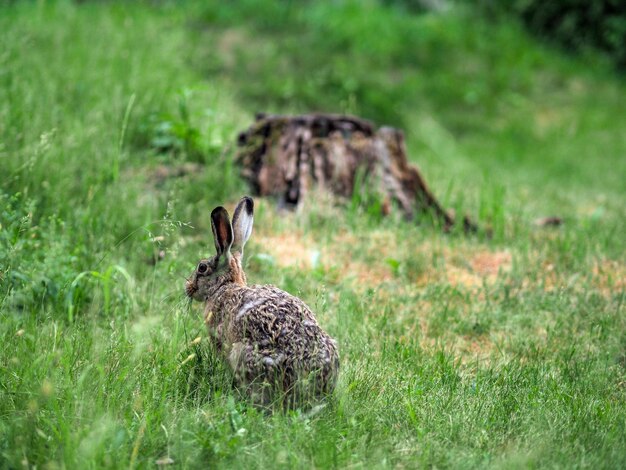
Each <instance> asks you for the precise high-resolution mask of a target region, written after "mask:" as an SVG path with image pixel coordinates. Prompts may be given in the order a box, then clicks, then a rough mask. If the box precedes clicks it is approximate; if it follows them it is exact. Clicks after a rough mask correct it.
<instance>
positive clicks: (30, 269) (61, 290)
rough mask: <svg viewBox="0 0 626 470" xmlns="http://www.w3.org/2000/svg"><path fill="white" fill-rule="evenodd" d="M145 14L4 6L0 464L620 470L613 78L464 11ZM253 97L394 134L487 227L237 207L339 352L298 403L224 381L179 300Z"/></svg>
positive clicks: (624, 236) (620, 211) (189, 6)
mask: <svg viewBox="0 0 626 470" xmlns="http://www.w3.org/2000/svg"><path fill="white" fill-rule="evenodd" d="M168 5H169V4H168V3H163V4H158V5H157V4H156V3H139V2H138V3H128V4H124V3H117V2H87V3H81V4H74V3H71V2H57V3H52V4H50V3H47V2H15V3H9V4H3V5H2V6H0V335H1V338H2V345H1V346H0V468H38V469H41V468H50V469H52V468H81V469H83V468H102V467H105V468H146V467H147V468H151V467H156V466H159V465H169V466H171V467H184V468H187V467H189V468H216V467H220V468H259V467H264V468H330V467H340V468H387V467H394V468H395V467H398V468H415V467H418V468H419V467H438V468H442V467H445V468H467V467H477V468H485V467H493V468H536V467H542V468H568V469H569V468H593V469H597V468H624V467H626V316H625V313H626V312H625V306H624V303H625V298H626V294H625V287H626V132H625V130H626V112H624V110H625V109H626V83H625V82H624V78H623V76H621V77H620V76H617V75H616V73H615V72H614V71H612V69H611V68H610V66H609V64H608V63H606V62H605V61H604V59H602V58H601V57H596V56H593V55H588V56H582V57H581V56H579V57H571V56H567V55H565V54H564V53H562V52H560V51H558V50H554V49H549V48H547V47H546V46H545V45H543V44H541V43H540V42H538V41H537V40H536V39H534V38H532V37H530V36H529V35H527V33H525V32H524V30H523V29H522V28H521V27H520V26H519V25H518V24H517V23H516V22H515V21H513V20H508V19H501V20H499V21H497V22H490V21H487V20H485V19H483V18H482V17H481V16H480V15H479V14H478V13H476V12H473V11H472V10H471V9H466V8H463V7H459V6H456V7H453V8H452V9H450V10H448V11H445V12H442V13H423V14H407V13H406V12H402V11H400V10H397V9H395V8H392V7H391V6H388V5H387V6H385V5H379V4H377V3H375V2H366V3H364V4H359V3H357V2H352V1H339V2H320V3H311V4H309V5H308V8H302V7H300V6H297V5H296V3H295V2H293V3H292V2H273V1H269V0H267V1H264V2H263V3H262V4H259V2H252V1H243V2H238V3H233V4H227V2H224V4H222V3H221V2H208V3H207V2H198V3H193V2H188V3H185V4H184V6H185V8H182V7H180V6H178V7H176V6H173V5H170V6H168ZM260 110H264V111H270V112H285V113H287V112H298V113H300V112H309V111H330V112H349V113H354V114H359V115H362V116H364V117H367V118H370V119H372V120H374V121H376V122H377V123H379V124H393V125H397V126H401V127H402V128H403V129H404V130H405V133H406V137H407V144H408V150H409V153H410V155H411V159H412V160H413V161H414V162H415V163H416V164H418V165H419V166H420V169H421V170H422V172H423V173H424V175H425V177H426V179H427V181H428V182H429V184H430V185H431V187H432V189H433V190H434V192H435V194H436V195H437V196H438V197H439V198H440V199H441V201H442V202H443V204H444V205H445V206H447V207H452V208H454V209H455V210H456V211H457V213H467V214H469V215H470V216H471V217H472V218H474V219H475V220H476V221H477V222H478V223H480V224H482V225H483V226H490V227H491V228H492V229H493V237H492V238H486V237H484V236H472V237H465V236H463V235H462V234H458V233H452V234H449V235H444V234H442V233H441V232H440V230H438V229H437V227H435V226H433V224H432V223H430V222H429V221H428V220H423V221H422V223H420V224H410V223H406V222H404V221H402V220H400V218H399V217H389V218H386V219H381V218H380V217H379V216H378V215H377V213H376V212H375V211H372V210H371V209H370V208H368V207H367V206H364V205H363V204H358V201H351V202H348V203H347V204H334V203H332V202H330V201H327V200H325V199H321V200H320V201H317V202H313V201H309V204H307V205H306V206H305V207H303V209H302V210H301V211H299V212H297V213H294V214H279V213H277V212H276V211H275V209H274V207H275V206H274V204H273V202H272V201H270V200H262V199H259V200H257V213H256V215H255V216H256V218H255V232H254V234H253V236H252V239H251V241H250V244H249V248H248V249H247V261H246V266H247V272H248V277H249V280H250V281H251V282H253V283H272V284H276V285H278V286H279V287H281V288H283V289H285V290H287V291H289V292H291V293H293V294H296V295H299V296H300V297H301V298H303V299H304V300H305V301H306V302H307V303H308V304H309V305H310V306H311V307H312V308H313V309H314V310H315V311H316V312H317V316H318V319H319V321H320V323H321V324H322V325H323V326H324V328H325V329H326V330H327V331H329V332H330V333H331V334H332V335H333V336H334V337H335V338H337V340H338V342H339V345H340V350H341V374H340V379H339V383H338V387H337V390H336V393H335V394H334V396H333V397H331V399H329V401H328V403H327V404H326V406H325V407H324V408H323V409H321V410H318V412H317V413H306V412H301V411H293V412H286V413H274V414H267V413H262V412H260V411H258V410H257V409H255V408H254V407H252V406H251V405H249V404H247V403H246V402H244V401H241V400H239V399H238V398H237V397H236V395H235V393H234V392H233V390H232V388H231V378H230V375H229V371H228V370H227V369H226V368H225V366H224V365H223V364H222V362H221V361H220V360H219V358H218V357H216V355H215V354H214V353H213V351H212V350H211V348H210V347H209V345H208V342H207V339H206V332H205V329H204V326H203V322H202V318H201V306H200V305H197V304H194V305H192V306H190V305H189V303H188V302H187V300H186V299H185V298H184V295H183V285H184V278H185V277H186V276H187V275H189V274H190V273H191V271H192V270H193V268H194V266H195V264H196V261H197V260H198V259H199V258H200V257H202V256H206V255H209V254H212V253H213V242H212V239H211V236H210V221H209V213H210V210H211V209H212V208H213V207H215V206H216V205H219V204H225V205H226V206H227V207H228V208H229V210H232V208H233V205H234V203H235V202H236V201H237V200H238V199H239V198H240V197H241V195H242V194H245V193H246V191H247V189H246V187H245V185H244V183H243V182H242V181H241V180H240V179H239V178H238V176H237V169H236V168H235V167H233V165H232V157H233V154H234V151H235V145H234V142H235V138H236V134H237V132H238V131H240V130H243V129H245V128H246V127H247V126H248V125H249V124H250V123H251V122H252V119H253V115H254V113H255V112H256V111H260ZM185 168H187V169H189V168H191V170H192V171H190V172H189V171H187V172H185V171H184V169H185ZM181 169H182V170H181ZM177 173H185V174H184V175H183V176H178V177H174V176H171V174H177ZM169 176H171V177H169ZM548 215H558V216H560V217H562V218H563V220H564V225H563V226H562V227H559V228H552V229H550V228H539V227H536V226H534V225H533V220H535V219H536V218H537V217H541V216H548Z"/></svg>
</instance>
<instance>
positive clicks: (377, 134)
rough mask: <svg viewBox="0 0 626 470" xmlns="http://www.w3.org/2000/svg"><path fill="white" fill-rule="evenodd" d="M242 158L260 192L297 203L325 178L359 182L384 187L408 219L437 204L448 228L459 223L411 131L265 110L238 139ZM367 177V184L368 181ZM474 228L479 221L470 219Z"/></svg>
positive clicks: (332, 186) (334, 188)
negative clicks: (423, 164)
mask: <svg viewBox="0 0 626 470" xmlns="http://www.w3.org/2000/svg"><path fill="white" fill-rule="evenodd" d="M238 145H239V152H238V156H237V163H238V164H239V165H240V167H241V173H242V176H243V177H244V179H246V180H247V181H248V183H249V184H250V186H251V189H252V191H253V192H255V193H256V194H257V195H261V196H270V195H273V196H279V197H280V199H281V201H282V202H283V203H284V204H286V205H291V206H297V205H298V204H299V203H300V202H301V201H302V200H303V199H304V198H305V197H306V195H307V192H308V191H309V190H310V189H311V188H312V187H313V186H317V187H318V188H320V189H322V190H328V191H330V192H332V193H333V194H335V195H337V196H340V197H344V198H350V197H352V195H353V192H354V191H355V188H360V189H361V190H363V188H364V187H366V188H367V190H368V191H374V192H376V193H378V194H379V195H380V197H381V200H382V201H383V205H382V208H383V211H387V212H388V211H389V210H390V207H391V201H393V202H395V203H396V204H397V205H398V206H399V207H400V209H401V210H402V212H403V213H404V215H405V217H406V218H407V219H414V218H415V217H416V215H417V214H418V213H420V212H422V213H423V212H427V211H430V212H431V213H432V214H433V215H434V216H435V217H436V218H437V219H439V220H440V221H441V224H442V226H443V227H444V229H445V230H449V229H450V228H451V227H452V226H453V225H454V223H455V220H454V217H453V215H452V214H450V213H449V212H448V211H446V210H445V209H443V208H442V207H441V205H440V204H439V202H438V201H437V199H436V198H435V197H434V195H433V194H432V192H431V191H430V189H429V188H428V186H427V185H426V182H425V180H424V178H423V177H422V175H421V174H420V172H419V170H418V169H417V168H416V167H414V166H412V165H410V164H409V162H408V159H407V156H406V146H405V143H404V135H403V133H402V132H401V131H400V130H398V129H394V128H392V127H381V128H379V129H376V128H375V126H374V125H373V124H372V123H371V122H369V121H366V120H364V119H360V118H357V117H353V116H343V115H334V114H307V115H302V116H281V115H265V114H259V115H257V118H256V121H255V122H254V123H253V124H252V126H250V128H249V129H248V130H246V131H245V132H242V133H241V134H240V135H239V139H238ZM363 182H365V184H363ZM463 226H464V229H465V230H466V231H475V230H476V226H475V225H474V224H473V223H472V222H471V221H470V220H469V219H468V218H467V217H465V218H464V219H463Z"/></svg>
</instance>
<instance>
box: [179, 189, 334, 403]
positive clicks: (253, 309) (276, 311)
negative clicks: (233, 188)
mask: <svg viewBox="0 0 626 470" xmlns="http://www.w3.org/2000/svg"><path fill="white" fill-rule="evenodd" d="M244 199H245V198H244ZM250 201H251V200H250ZM243 202H244V201H243V200H242V203H240V204H243ZM250 211H251V209H250ZM235 214H237V212H236V213H235ZM251 217H252V215H251V212H250V229H251V223H252V222H251V220H252V219H251ZM234 222H235V220H233V224H234V225H235V226H237V224H235V223H234ZM216 225H217V226H216V228H215V229H214V233H215V234H216V237H222V236H224V239H225V238H226V236H225V235H224V232H223V227H219V221H218V223H217V224H216ZM237 236H238V234H235V240H237V239H238V238H237ZM248 236H249V233H248ZM239 239H241V236H240V238H239ZM243 243H245V240H244V241H243ZM243 243H241V247H240V248H241V252H236V253H232V254H231V253H230V252H229V251H228V250H226V251H225V252H224V253H222V254H221V255H220V254H218V255H217V256H215V257H213V258H210V259H204V260H201V261H200V263H199V264H198V268H197V269H196V271H195V272H194V273H193V274H192V276H191V278H190V279H189V280H188V281H187V283H186V293H187V295H188V296H189V297H192V298H194V299H195V300H198V301H203V302H205V313H204V317H205V322H206V324H207V328H208V331H209V336H210V338H211V340H212V341H213V343H214V344H215V346H216V347H217V349H218V351H220V353H221V354H222V355H223V356H224V358H225V359H226V361H227V362H228V364H229V366H230V367H231V368H232V370H233V372H234V374H235V382H236V385H237V387H238V388H240V389H241V390H242V391H244V393H246V394H247V395H248V396H249V397H250V398H251V399H252V401H253V402H255V403H257V404H261V405H269V404H271V403H273V402H277V401H279V402H282V403H285V404H288V405H294V406H299V405H302V404H305V403H306V402H310V401H311V400H317V399H319V398H321V397H323V396H324V395H326V394H328V393H330V392H332V390H333V389H334V387H335V383H336V379H337V374H338V370H339V354H338V350H337V344H336V342H335V340H333V339H332V338H331V337H330V336H329V335H328V334H327V333H326V332H324V330H323V329H322V328H321V327H320V326H319V324H318V323H317V320H316V318H315V316H314V314H313V312H312V311H311V310H310V309H309V307H308V306H307V305H306V304H305V303H304V302H302V300H300V299H299V298H297V297H294V296H292V295H290V294H288V293H287V292H285V291H283V290H280V289H278V288H277V287H274V286H270V285H253V286H248V285H247V283H246V275H245V273H244V271H243V268H242V265H241V259H242V251H243ZM216 246H218V244H217V243H216ZM218 251H219V248H218ZM201 266H202V268H201ZM205 266H206V270H205V272H201V269H202V270H204V267H205Z"/></svg>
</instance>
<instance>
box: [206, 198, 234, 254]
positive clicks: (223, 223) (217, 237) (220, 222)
mask: <svg viewBox="0 0 626 470" xmlns="http://www.w3.org/2000/svg"><path fill="white" fill-rule="evenodd" d="M211 228H212V229H213V240H214V241H215V250H216V251H217V256H219V257H221V256H222V255H223V254H224V253H226V255H227V257H228V256H230V251H229V250H230V247H231V245H232V244H233V228H232V227H231V225H230V220H229V218H228V212H227V211H226V209H224V208H223V207H222V206H219V207H216V208H215V209H213V212H211Z"/></svg>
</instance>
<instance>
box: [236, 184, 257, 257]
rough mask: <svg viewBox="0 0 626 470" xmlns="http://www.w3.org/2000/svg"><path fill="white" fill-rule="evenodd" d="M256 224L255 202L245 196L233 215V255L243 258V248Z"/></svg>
mask: <svg viewBox="0 0 626 470" xmlns="http://www.w3.org/2000/svg"><path fill="white" fill-rule="evenodd" d="M253 222H254V201H253V200H252V198H251V197H248V196H244V197H242V198H241V201H239V204H237V208H236V209H235V215H233V233H234V236H235V241H234V242H233V246H232V248H231V251H232V252H233V254H240V255H241V256H243V247H244V245H245V244H246V242H247V241H248V239H249V238H250V235H252V224H253Z"/></svg>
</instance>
